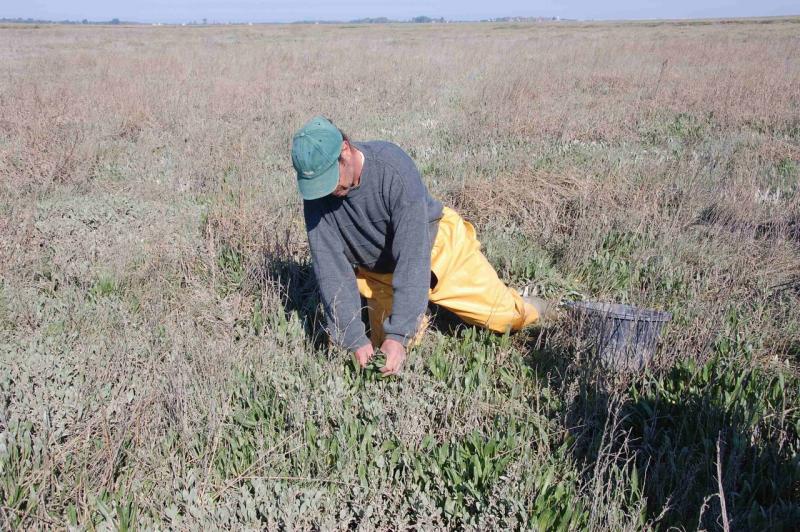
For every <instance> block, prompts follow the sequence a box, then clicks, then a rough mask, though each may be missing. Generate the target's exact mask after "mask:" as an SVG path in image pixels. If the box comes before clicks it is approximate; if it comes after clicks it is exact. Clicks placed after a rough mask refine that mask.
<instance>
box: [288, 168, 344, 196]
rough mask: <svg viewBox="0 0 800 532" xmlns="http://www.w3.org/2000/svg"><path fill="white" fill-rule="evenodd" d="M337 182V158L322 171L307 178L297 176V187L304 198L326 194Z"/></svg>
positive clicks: (333, 188)
mask: <svg viewBox="0 0 800 532" xmlns="http://www.w3.org/2000/svg"><path fill="white" fill-rule="evenodd" d="M338 184H339V161H338V159H337V160H335V161H334V162H333V164H332V165H331V166H330V167H329V168H328V169H327V170H324V171H323V172H322V173H320V174H318V175H316V176H314V178H313V179H309V178H307V177H305V176H302V175H299V174H298V176H297V188H298V189H300V195H301V196H302V197H303V199H304V200H315V199H319V198H322V197H324V196H327V195H328V194H330V193H331V192H333V191H334V190H336V185H338Z"/></svg>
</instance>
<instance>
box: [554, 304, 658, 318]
mask: <svg viewBox="0 0 800 532" xmlns="http://www.w3.org/2000/svg"><path fill="white" fill-rule="evenodd" d="M563 305H564V306H565V307H566V308H568V309H569V310H572V311H577V312H583V313H586V314H593V315H596V316H602V317H608V318H616V319H621V320H628V321H652V322H668V321H670V320H671V319H672V313H671V312H667V311H662V310H655V309H650V308H640V307H635V306H633V305H624V304H622V303H612V302H610V301H566V302H564V303H563Z"/></svg>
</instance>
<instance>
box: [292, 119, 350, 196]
mask: <svg viewBox="0 0 800 532" xmlns="http://www.w3.org/2000/svg"><path fill="white" fill-rule="evenodd" d="M342 140H343V139H342V134H341V133H340V132H339V129H338V128H337V127H336V126H334V125H333V124H331V123H330V121H329V120H328V119H326V118H325V117H322V116H315V117H314V118H312V119H311V120H309V121H308V122H306V124H305V125H304V126H303V127H301V128H300V129H299V130H297V133H295V134H294V137H293V138H292V165H293V166H294V169H295V170H297V188H299V189H300V195H301V196H303V199H307V200H313V199H317V198H321V197H323V196H327V195H328V194H330V193H331V192H333V191H334V190H335V189H336V185H338V184H339V164H338V161H339V155H340V154H341V153H342Z"/></svg>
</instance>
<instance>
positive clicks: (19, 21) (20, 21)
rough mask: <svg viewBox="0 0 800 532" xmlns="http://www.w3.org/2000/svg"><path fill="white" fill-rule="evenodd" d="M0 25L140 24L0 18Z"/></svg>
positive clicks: (114, 19)
mask: <svg viewBox="0 0 800 532" xmlns="http://www.w3.org/2000/svg"><path fill="white" fill-rule="evenodd" d="M0 23H6V24H9V23H11V24H114V25H117V24H141V23H140V22H127V21H122V20H120V19H118V18H112V19H111V20H88V19H83V20H42V19H36V18H22V17H17V18H0Z"/></svg>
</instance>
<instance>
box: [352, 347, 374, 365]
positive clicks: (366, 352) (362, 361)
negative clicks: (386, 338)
mask: <svg viewBox="0 0 800 532" xmlns="http://www.w3.org/2000/svg"><path fill="white" fill-rule="evenodd" d="M355 355H356V362H358V365H359V366H361V367H362V368H365V367H367V362H369V359H370V358H372V357H373V356H375V350H374V349H373V348H372V344H371V343H368V344H364V345H362V346H361V347H359V348H358V349H356V353H355Z"/></svg>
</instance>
